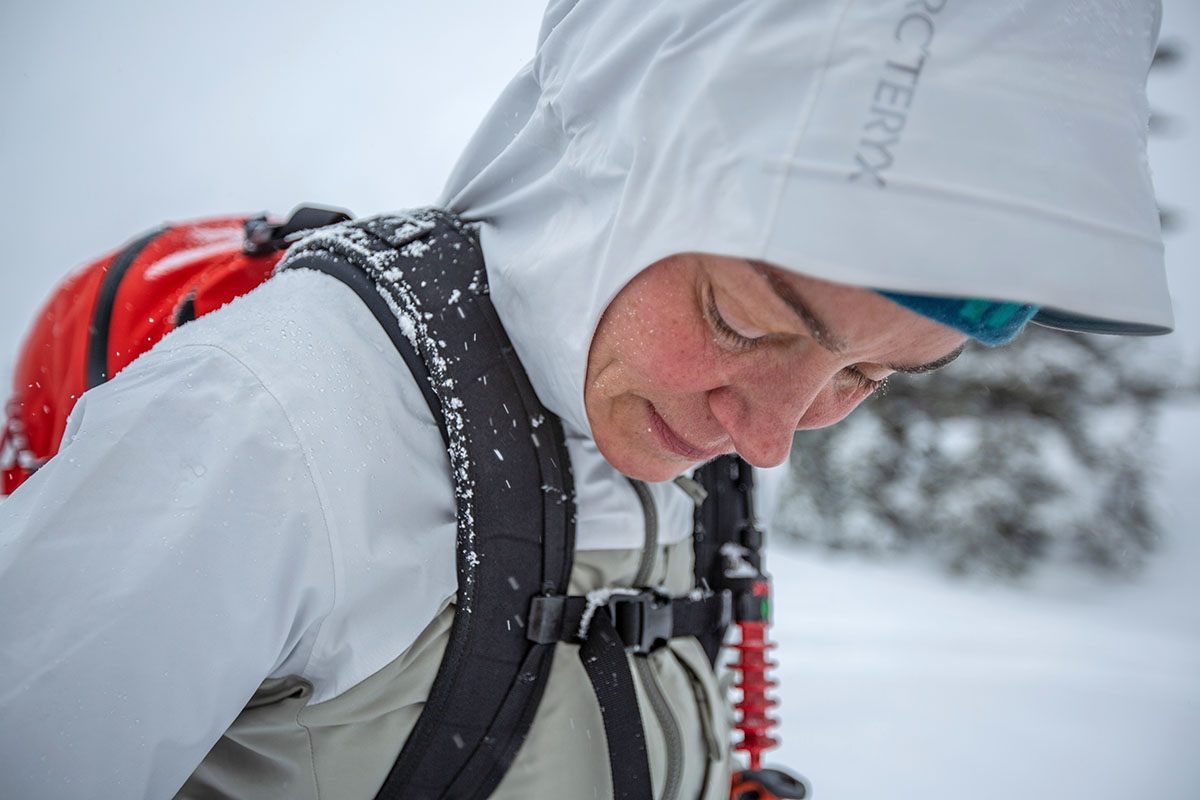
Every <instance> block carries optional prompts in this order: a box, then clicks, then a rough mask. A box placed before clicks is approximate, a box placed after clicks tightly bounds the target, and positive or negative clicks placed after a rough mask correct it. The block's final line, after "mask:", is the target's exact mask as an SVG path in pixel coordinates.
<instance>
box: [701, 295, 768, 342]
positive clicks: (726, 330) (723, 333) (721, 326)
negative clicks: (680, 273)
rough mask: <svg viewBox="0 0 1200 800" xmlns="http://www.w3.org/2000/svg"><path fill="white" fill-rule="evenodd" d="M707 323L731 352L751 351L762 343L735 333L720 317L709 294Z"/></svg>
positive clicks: (714, 299)
mask: <svg viewBox="0 0 1200 800" xmlns="http://www.w3.org/2000/svg"><path fill="white" fill-rule="evenodd" d="M708 321H709V323H710V324H711V325H712V327H713V331H714V332H715V333H716V334H717V336H718V337H719V338H720V339H721V340H722V341H723V342H724V343H725V345H726V346H728V347H730V348H731V349H733V350H737V351H739V352H741V351H745V350H751V349H753V348H754V347H756V346H757V345H758V343H759V342H760V341H762V340H761V339H751V338H750V337H749V336H743V335H742V334H740V333H738V332H737V331H735V330H734V329H733V326H731V325H730V324H729V323H728V322H726V321H725V318H724V317H722V316H721V312H720V311H719V310H718V309H717V300H716V298H715V297H713V296H712V294H711V293H710V294H709V295H708Z"/></svg>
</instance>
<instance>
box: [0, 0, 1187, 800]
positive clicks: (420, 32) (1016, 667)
mask: <svg viewBox="0 0 1200 800" xmlns="http://www.w3.org/2000/svg"><path fill="white" fill-rule="evenodd" d="M542 4H543V2H542V0H520V2H518V1H517V0H510V2H506V3H500V4H498V3H491V2H485V1H484V0H457V2H455V3H446V4H414V3H379V2H369V0H347V2H345V3H342V4H340V5H339V6H338V7H337V9H336V11H334V10H333V9H332V7H331V6H330V5H329V4H327V3H318V2H316V1H315V0H307V1H306V2H293V3H287V4H285V3H282V2H264V3H254V4H245V3H235V2H232V0H213V2H209V3H204V4H192V5H190V6H184V5H180V4H167V3H159V4H155V3H146V2H140V1H139V0H117V1H116V2H111V3H104V4H94V3H86V2H83V1H82V0H56V1H55V2H49V3H38V4H34V3H24V4H22V3H3V4H0V108H3V109H4V119H5V124H4V125H2V126H0V241H3V242H4V248H5V257H4V260H3V261H2V262H0V378H3V379H4V383H5V384H7V375H8V374H9V373H10V371H11V366H12V360H13V357H14V355H15V352H16V347H17V342H18V339H19V337H20V334H21V332H22V331H24V330H25V329H26V327H27V325H28V322H29V320H30V319H31V317H32V315H33V314H34V312H35V309H36V306H37V304H38V303H39V302H40V301H41V300H42V299H43V298H44V297H45V296H46V294H47V293H48V292H49V291H50V288H51V287H52V286H53V284H54V283H55V282H56V281H57V280H58V279H59V278H60V277H61V276H62V275H63V274H64V273H65V272H66V271H67V270H68V269H70V268H71V267H72V266H74V265H76V264H78V263H81V262H82V261H83V260H85V259H86V258H89V257H94V256H96V255H98V254H100V253H102V252H104V251H105V250H106V249H109V248H112V247H115V246H116V245H118V244H120V242H121V241H122V240H124V239H125V238H127V237H129V236H132V235H134V234H135V233H137V232H138V231H140V230H144V229H147V228H149V227H151V226H154V225H157V224H158V223H159V222H160V221H162V220H164V219H181V218H188V217H193V216H199V215H205V214H213V213H224V212H232V211H259V210H265V209H271V210H274V211H277V212H284V211H287V210H288V209H289V208H290V207H291V206H292V205H294V204H296V203H298V202H302V201H322V202H326V203H330V204H336V205H343V206H346V207H349V208H350V209H352V210H353V211H355V212H356V213H359V214H366V213H371V212H375V211H382V210H387V209H389V208H400V207H405V206H409V205H413V204H420V203H426V202H429V201H430V200H431V199H432V197H433V196H434V195H435V194H436V192H437V190H438V188H439V187H440V184H441V181H442V179H443V178H444V176H445V174H446V172H447V170H448V169H449V167H450V164H451V162H452V160H453V158H454V155H455V154H456V153H457V152H458V150H459V149H460V148H461V147H462V146H463V145H464V144H465V142H466V139H467V136H468V135H469V133H470V130H471V129H472V128H473V126H474V124H475V123H476V121H477V120H478V119H479V118H480V117H481V116H482V114H483V112H484V110H485V109H486V107H487V105H488V104H489V103H490V100H491V98H492V97H493V96H494V95H495V94H496V93H497V92H498V91H499V90H500V89H501V87H502V86H503V85H504V83H505V82H506V80H507V77H508V76H509V75H510V74H511V73H512V72H514V71H515V70H516V68H517V67H518V66H519V65H520V64H521V63H522V62H523V61H524V60H525V59H526V58H527V57H528V54H529V52H530V51H531V48H532V45H533V42H534V38H535V34H536V31H537V26H538V19H539V17H540V6H541V5H542ZM1166 5H1167V8H1166V17H1165V22H1164V31H1165V32H1166V34H1167V35H1168V36H1175V37H1183V38H1184V39H1185V40H1188V41H1190V42H1191V43H1192V53H1191V55H1190V61H1189V62H1188V63H1187V64H1186V65H1185V66H1184V68H1182V69H1180V70H1176V71H1175V72H1172V73H1167V74H1165V75H1162V76H1157V77H1156V78H1155V80H1154V81H1152V84H1151V86H1152V97H1154V98H1155V105H1156V106H1157V107H1158V108H1159V109H1160V110H1162V111H1165V112H1168V113H1170V114H1173V115H1176V116H1177V117H1181V118H1182V125H1177V126H1175V127H1174V128H1173V131H1174V137H1173V138H1165V139H1160V140H1157V141H1156V142H1155V146H1154V149H1153V150H1152V153H1151V156H1152V163H1153V164H1154V166H1155V177H1156V185H1157V188H1158V191H1159V194H1160V197H1161V198H1162V199H1163V202H1164V204H1166V205H1168V206H1173V207H1175V208H1176V209H1179V210H1181V211H1183V212H1184V213H1185V214H1187V215H1188V216H1187V217H1186V221H1187V225H1188V226H1187V227H1186V228H1185V229H1184V230H1183V231H1182V232H1181V233H1179V234H1177V235H1175V236H1173V237H1172V238H1171V239H1169V240H1168V264H1169V266H1170V268H1171V271H1172V281H1173V287H1174V290H1175V296H1176V304H1177V314H1178V316H1179V323H1180V324H1179V332H1178V334H1177V335H1176V336H1175V337H1174V341H1175V344H1174V345H1171V346H1174V347H1176V348H1177V349H1178V350H1179V353H1180V364H1181V376H1182V375H1183V374H1189V373H1193V374H1194V370H1195V369H1196V365H1197V364H1198V363H1200V271H1197V270H1196V269H1195V264H1196V262H1197V260H1200V203H1198V202H1197V190H1196V186H1197V185H1200V181H1198V178H1200V155H1198V154H1200V148H1197V147H1196V132H1197V131H1200V107H1198V105H1197V103H1198V101H1197V98H1200V92H1198V91H1197V89H1196V87H1197V86H1200V64H1198V63H1197V62H1200V4H1197V3H1193V2H1191V1H1190V0H1167V2H1166ZM1163 439H1164V444H1165V447H1166V450H1165V452H1164V464H1163V470H1162V473H1163V481H1162V485H1161V495H1162V498H1163V508H1164V514H1165V515H1166V518H1167V521H1168V536H1167V538H1166V540H1165V541H1164V543H1163V547H1162V551H1161V554H1160V555H1159V556H1158V557H1157V558H1156V560H1154V561H1153V563H1152V564H1151V566H1150V568H1149V569H1148V570H1147V572H1146V573H1145V574H1144V575H1142V576H1141V577H1140V578H1139V579H1138V580H1137V581H1136V582H1134V583H1131V584H1122V585H1114V584H1111V583H1098V582H1096V581H1094V580H1089V579H1086V578H1081V577H1080V576H1078V575H1070V574H1062V573H1058V574H1050V575H1046V574H1044V575H1041V576H1039V577H1038V578H1037V579H1035V580H1034V581H1031V582H1030V583H1028V584H1025V585H1021V586H1018V587H1001V586H996V585H981V584H971V583H962V582H952V581H948V580H947V579H944V578H942V577H940V576H939V575H938V574H937V573H935V572H933V571H931V570H929V569H927V568H925V567H923V566H921V565H905V564H900V565H896V564H891V565H873V564H864V563H862V562H857V561H848V560H829V559H826V558H823V557H819V556H817V555H815V554H813V553H812V552H809V551H799V552H798V551H793V550H788V549H785V548H783V547H780V546H775V547H773V548H772V552H771V554H770V556H769V558H770V565H771V568H772V571H773V572H774V574H775V575H776V583H777V603H776V606H777V609H778V625H777V629H776V636H777V638H778V639H779V640H780V642H781V644H782V647H781V652H780V654H779V658H780V660H781V661H782V663H783V668H782V669H781V676H782V679H783V690H782V693H783V699H784V702H785V705H784V706H783V708H782V711H781V713H782V716H783V718H784V720H785V723H784V727H783V736H784V744H783V747H782V748H781V749H780V751H778V758H779V761H780V762H781V763H789V764H792V765H794V766H795V767H796V768H798V769H800V770H802V771H804V772H806V773H807V774H808V775H809V777H810V778H812V780H813V781H814V783H815V785H816V788H817V796H818V797H820V798H829V799H830V800H868V799H869V800H880V799H881V798H887V797H903V798H921V800H951V799H953V800H961V798H971V799H972V800H986V799H987V798H1002V797H1003V798H1008V797H1011V796H1016V797H1019V798H1021V799H1022V800H1042V798H1045V799H1046V800H1049V798H1055V799H1056V800H1057V798H1070V799H1071V800H1073V799H1074V798H1090V799H1095V800H1116V799H1117V798H1122V799H1124V798H1129V797H1137V798H1153V799H1154V800H1192V799H1194V798H1197V797H1200V590H1198V589H1197V587H1198V586H1200V580H1198V577H1197V576H1200V532H1198V530H1197V528H1198V527H1200V526H1197V524H1196V523H1195V522H1194V520H1197V519H1200V493H1197V491H1196V487H1197V486H1200V459H1198V458H1197V456H1196V453H1197V452H1200V410H1195V409H1192V410H1180V411H1178V412H1174V413H1172V414H1171V415H1169V417H1168V419H1166V420H1165V421H1164V425H1163Z"/></svg>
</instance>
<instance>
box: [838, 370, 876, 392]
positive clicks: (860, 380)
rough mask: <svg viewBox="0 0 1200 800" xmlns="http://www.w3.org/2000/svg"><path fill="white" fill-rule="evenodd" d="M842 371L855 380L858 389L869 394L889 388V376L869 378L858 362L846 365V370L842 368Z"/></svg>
mask: <svg viewBox="0 0 1200 800" xmlns="http://www.w3.org/2000/svg"><path fill="white" fill-rule="evenodd" d="M842 372H843V373H845V374H846V377H848V378H849V379H850V380H851V381H852V382H853V384H854V387H855V389H856V390H857V391H863V392H866V393H867V394H870V393H872V392H876V391H880V390H883V389H886V388H887V378H879V379H875V378H868V377H867V376H866V374H865V373H863V371H862V370H860V369H859V368H858V365H857V364H852V365H851V366H849V367H846V368H845V369H844V370H842Z"/></svg>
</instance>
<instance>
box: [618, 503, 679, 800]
mask: <svg viewBox="0 0 1200 800" xmlns="http://www.w3.org/2000/svg"><path fill="white" fill-rule="evenodd" d="M629 482H630V484H631V485H632V486H633V491H634V493H635V494H636V495H637V498H638V501H639V502H640V503H641V504H642V514H643V515H644V516H645V518H646V538H645V542H644V544H643V546H642V558H641V561H640V562H639V563H638V569H637V574H636V575H635V576H634V579H633V585H634V586H636V587H638V588H642V587H645V586H646V585H647V584H648V583H649V582H650V574H651V572H652V571H653V569H654V560H655V555H656V553H657V551H658V510H657V508H655V505H654V497H653V496H652V495H651V494H650V489H649V487H647V486H646V484H644V483H642V482H641V481H635V480H630V481H629ZM633 664H634V668H635V669H636V670H637V673H638V677H639V678H640V679H641V681H642V686H643V687H644V688H645V690H646V696H647V698H648V699H649V700H650V708H651V709H652V710H653V711H654V716H655V717H656V718H657V719H658V725H659V728H661V729H662V733H663V741H664V743H665V745H666V751H667V754H666V755H667V758H666V761H667V774H666V780H665V781H664V783H663V793H662V798H661V800H678V797H679V786H680V783H681V781H682V778H683V738H682V736H681V734H680V731H679V721H678V720H677V719H676V718H675V714H674V713H673V712H672V711H671V706H670V705H669V704H668V703H667V698H666V695H665V694H664V693H663V690H662V685H661V684H660V683H659V681H658V675H656V674H655V672H654V665H653V664H651V663H650V657H649V656H648V655H645V656H634V657H633Z"/></svg>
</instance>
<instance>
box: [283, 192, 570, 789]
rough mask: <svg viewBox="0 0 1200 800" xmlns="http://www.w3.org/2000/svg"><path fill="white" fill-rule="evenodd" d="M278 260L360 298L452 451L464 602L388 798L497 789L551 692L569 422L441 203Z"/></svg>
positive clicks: (314, 240)
mask: <svg viewBox="0 0 1200 800" xmlns="http://www.w3.org/2000/svg"><path fill="white" fill-rule="evenodd" d="M279 268H280V269H316V270H320V271H322V272H326V273H329V274H331V275H333V276H334V277H337V278H339V279H341V280H342V281H344V282H345V283H346V284H347V285H349V286H350V287H351V288H353V289H354V290H355V291H356V292H358V294H359V296H360V297H362V298H363V300H364V302H365V303H366V304H367V306H368V307H369V308H370V309H371V311H372V312H373V313H374V314H375V317H376V318H377V319H378V320H379V322H380V324H381V325H382V326H383V328H384V329H385V330H386V331H387V332H388V335H389V336H390V337H391V339H392V341H393V342H394V343H395V344H396V346H397V349H398V350H399V351H400V352H401V354H402V355H403V357H404V359H405V361H406V362H407V363H408V365H409V367H410V369H412V372H413V375H414V376H415V377H416V379H417V381H418V383H420V384H421V385H422V389H423V391H425V392H426V400H427V401H428V402H429V404H430V409H431V410H432V412H433V416H434V419H435V420H437V421H438V424H439V426H440V427H441V429H442V436H443V438H444V439H445V442H446V447H447V451H448V452H449V455H450V468H451V471H452V473H453V478H454V491H455V496H456V499H457V507H458V508H457V514H458V556H457V557H458V596H457V601H456V609H455V615H454V624H453V626H452V628H451V632H450V641H449V643H448V644H447V646H446V652H445V655H444V656H443V658H442V663H441V667H440V668H439V671H438V675H437V678H436V679H435V681H434V684H433V688H432V690H431V691H430V695H429V698H428V701H427V702H426V704H425V708H424V710H423V712H422V713H421V716H420V718H419V719H418V721H417V724H416V727H415V728H414V729H413V731H412V733H411V734H410V735H409V737H408V741H407V742H406V743H405V745H404V748H403V750H402V752H401V753H400V756H399V758H398V759H397V761H396V764H395V766H394V767H393V768H392V771H391V774H390V775H389V776H388V778H387V781H386V782H385V784H384V786H383V788H382V789H381V791H380V794H379V798H401V797H403V798H410V799H413V800H425V799H426V798H429V799H430V800H433V798H483V797H486V796H488V795H489V794H491V792H492V790H493V789H494V788H495V786H496V784H497V783H499V781H500V778H501V777H503V775H504V772H505V770H506V769H507V768H508V766H509V764H511V763H512V760H513V758H514V757H515V756H516V753H517V750H518V748H519V747H520V745H521V742H522V741H523V739H524V737H525V734H526V732H527V731H528V729H529V725H530V723H531V722H532V720H533V716H534V712H535V711H536V709H537V705H538V702H539V701H540V699H541V694H542V690H543V688H544V685H545V681H546V677H547V675H548V674H549V669H550V661H551V656H552V654H553V647H554V645H553V644H552V643H547V644H542V643H536V642H532V641H530V640H529V639H528V638H527V636H526V631H525V625H526V615H527V613H528V609H529V607H530V602H531V599H532V598H533V597H534V596H535V595H538V594H560V593H562V592H564V591H565V590H566V587H567V578H568V576H569V573H570V568H571V561H572V557H573V553H574V504H573V493H574V489H573V486H572V483H571V474H570V466H569V462H568V459H567V452H566V446H565V442H564V439H563V434H562V428H561V425H560V424H559V422H558V420H557V418H555V417H554V416H553V415H552V414H550V413H549V412H548V411H546V409H545V408H543V407H542V405H541V403H540V402H539V401H538V399H537V396H536V395H535V394H534V392H533V388H532V386H530V384H529V380H528V378H527V376H526V375H525V372H524V369H523V368H522V367H521V364H520V362H519V361H518V359H517V356H516V352H515V351H514V350H513V347H512V344H511V343H510V342H509V340H508V336H507V335H506V334H505V332H504V328H503V327H502V326H501V324H500V320H499V318H498V317H497V316H496V312H495V309H494V308H493V307H492V304H491V301H490V300H489V298H488V289H487V274H486V272H485V270H484V265H483V257H482V253H481V251H480V249H479V243H478V239H477V237H476V235H475V233H474V232H473V231H472V230H470V229H469V228H468V227H466V226H465V225H464V224H463V223H462V222H461V221H460V220H459V219H458V218H457V217H455V216H453V215H451V214H449V213H447V212H444V211H440V210H434V209H427V210H422V211H417V212H413V213H410V214H404V215H399V216H384V217H375V218H371V219H366V220H361V221H358V222H354V223H347V224H341V225H336V226H332V227H329V228H324V229H322V230H320V231H318V232H316V233H314V234H312V235H311V236H309V237H307V238H306V239H304V240H303V241H301V242H300V243H299V244H297V245H296V246H294V247H293V248H292V249H291V250H289V251H288V255H287V256H286V257H285V259H284V261H283V262H281V264H280V267H279Z"/></svg>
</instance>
